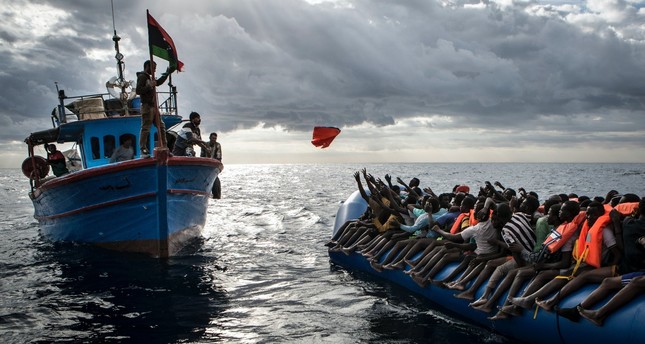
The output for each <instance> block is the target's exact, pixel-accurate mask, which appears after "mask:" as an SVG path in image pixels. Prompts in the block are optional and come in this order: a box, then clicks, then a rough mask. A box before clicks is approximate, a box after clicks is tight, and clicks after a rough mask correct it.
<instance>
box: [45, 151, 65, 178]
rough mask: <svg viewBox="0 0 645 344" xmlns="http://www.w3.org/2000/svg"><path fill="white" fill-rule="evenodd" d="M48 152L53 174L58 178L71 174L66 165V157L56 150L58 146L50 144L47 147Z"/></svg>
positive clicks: (48, 161) (48, 160)
mask: <svg viewBox="0 0 645 344" xmlns="http://www.w3.org/2000/svg"><path fill="white" fill-rule="evenodd" d="M45 149H46V150H47V163H48V164H49V166H51V167H52V172H53V173H54V175H55V176H56V177H60V176H62V175H63V174H66V173H69V170H68V169H67V165H66V164H65V156H64V155H63V153H61V152H60V151H59V150H57V149H56V145H54V144H50V145H47V146H46V147H45Z"/></svg>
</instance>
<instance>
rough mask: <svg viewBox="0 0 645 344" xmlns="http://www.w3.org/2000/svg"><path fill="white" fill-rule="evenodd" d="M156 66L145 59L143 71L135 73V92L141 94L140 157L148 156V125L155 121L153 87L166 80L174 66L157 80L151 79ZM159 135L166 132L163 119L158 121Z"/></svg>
mask: <svg viewBox="0 0 645 344" xmlns="http://www.w3.org/2000/svg"><path fill="white" fill-rule="evenodd" d="M156 68H157V64H156V63H155V62H154V61H150V60H147V61H146V62H144V63H143V72H138V73H137V88H136V92H137V94H138V95H139V96H141V132H140V133H139V148H140V149H141V157H142V158H149V157H150V149H149V148H148V137H149V136H150V127H151V126H152V124H153V122H154V121H155V108H156V107H157V104H155V100H156V97H155V92H156V90H155V87H156V86H157V85H162V84H163V83H164V82H166V79H167V78H168V75H170V74H171V73H172V72H174V71H175V69H174V67H172V66H170V67H168V68H167V69H166V72H165V73H162V74H161V77H160V78H159V79H157V80H151V78H152V75H153V74H154V72H155V70H156ZM159 122H160V123H159V127H158V129H159V135H162V134H163V135H165V134H166V127H165V126H164V124H163V121H161V120H160V121H159Z"/></svg>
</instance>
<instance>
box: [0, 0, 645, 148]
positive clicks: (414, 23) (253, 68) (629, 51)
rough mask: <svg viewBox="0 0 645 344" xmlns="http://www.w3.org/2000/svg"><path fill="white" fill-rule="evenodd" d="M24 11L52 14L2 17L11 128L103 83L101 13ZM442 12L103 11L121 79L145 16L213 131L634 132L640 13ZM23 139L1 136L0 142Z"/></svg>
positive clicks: (638, 114) (395, 4)
mask: <svg viewBox="0 0 645 344" xmlns="http://www.w3.org/2000/svg"><path fill="white" fill-rule="evenodd" d="M35 4H37V5H38V6H40V8H41V9H43V8H50V11H53V12H52V13H54V12H55V13H56V15H57V16H61V18H60V19H58V20H52V23H53V24H52V27H49V28H47V32H35V31H34V30H37V29H38V27H36V26H34V27H33V28H32V29H31V30H26V29H22V28H20V27H18V26H19V25H16V22H17V21H18V20H19V18H20V17H21V16H22V17H25V14H24V13H20V10H18V9H19V8H22V7H21V6H18V5H20V4H18V5H15V6H10V8H9V9H5V10H4V11H3V12H1V13H0V19H2V24H0V28H1V30H0V33H1V34H0V40H1V41H0V43H1V45H0V48H1V49H0V59H2V60H3V61H6V62H7V63H6V67H5V69H4V71H3V72H2V73H0V82H2V84H3V85H11V87H10V88H8V89H7V87H5V91H4V92H3V94H2V95H0V101H1V102H2V103H1V104H0V108H1V109H2V110H0V117H4V118H5V121H8V122H10V123H11V122H12V121H13V122H14V123H17V122H20V121H25V120H29V119H35V118H45V117H46V116H47V114H49V112H50V111H51V109H52V108H53V106H54V104H55V102H56V95H55V90H54V88H53V82H54V81H58V82H59V84H60V85H61V86H62V87H64V88H66V91H68V93H70V94H78V93H81V92H91V93H94V92H100V91H102V90H103V88H102V87H103V86H102V85H104V83H105V81H106V80H107V78H109V77H110V76H112V75H114V71H113V70H114V68H113V66H114V59H113V55H114V52H113V51H112V50H111V49H112V42H111V36H112V19H111V15H110V6H109V2H107V1H101V2H88V1H67V2H65V1H52V2H47V1H43V2H39V3H35ZM347 4H349V5H351V6H347ZM451 4H452V5H451V6H442V5H441V4H440V3H438V2H435V1H427V0H416V1H405V2H400V1H394V0H392V1H387V0H381V1H374V0H369V1H368V0H356V1H347V2H342V3H340V4H322V5H310V4H308V3H306V2H304V1H297V0H264V1H250V0H235V1H233V0H231V1H191V2H187V3H181V4H179V3H178V2H176V1H155V2H143V3H142V2H130V1H115V11H116V15H117V16H116V25H117V30H118V32H119V34H120V35H121V37H122V38H123V40H122V42H121V43H122V48H123V49H124V51H123V53H124V54H125V55H126V65H127V68H128V73H129V76H127V78H128V79H134V72H136V71H137V70H139V69H140V68H141V67H140V66H141V63H142V62H143V61H144V60H145V59H146V58H147V56H146V55H147V48H146V44H147V38H146V27H145V9H146V8H150V10H151V13H152V14H153V15H154V16H155V17H156V18H157V20H158V21H159V22H160V23H161V24H162V25H163V26H164V28H165V29H166V30H167V31H168V32H169V33H170V34H171V36H172V37H173V38H174V40H175V43H176V45H177V49H178V52H179V57H180V59H181V60H183V62H185V63H186V72H185V73H180V74H178V75H175V76H174V80H173V82H174V83H175V84H176V85H177V86H178V88H179V92H180V97H181V98H180V108H181V109H182V110H183V111H190V110H196V111H199V112H200V113H202V114H206V116H207V117H211V118H213V120H212V121H213V122H215V121H216V122H217V127H218V130H221V131H227V130H233V129H236V128H251V127H255V126H257V125H258V123H263V126H265V127H272V126H281V127H285V128H287V129H289V130H308V129H309V128H311V127H312V126H313V125H334V126H352V125H359V124H361V123H372V124H375V125H377V126H387V125H391V124H394V123H395V122H397V121H399V120H404V119H406V118H412V117H420V116H421V117H423V116H429V115H442V116H449V117H452V118H453V121H448V122H442V123H441V124H433V125H435V126H437V127H438V128H443V129H450V128H451V127H455V128H456V127H463V126H466V127H471V128H480V129H482V130H486V129H488V128H490V129H492V130H498V129H507V130H511V129H516V130H530V129H535V128H540V130H544V131H553V132H557V133H564V132H565V131H567V130H572V131H573V132H575V133H581V134H580V135H582V133H585V132H587V130H588V131H589V132H590V133H591V134H589V135H591V136H585V135H582V137H593V135H595V134H594V133H598V132H600V133H603V132H619V131H622V132H627V133H629V132H635V131H643V130H645V128H643V126H644V125H643V122H644V121H643V120H642V118H643V117H642V116H643V115H644V113H643V104H644V98H643V97H644V96H643V95H644V94H645V84H644V83H643V82H642V80H643V77H644V76H645V59H644V58H643V57H645V48H644V45H643V44H642V39H643V37H640V36H638V35H639V34H640V33H639V31H638V30H637V29H635V27H638V24H637V23H638V21H639V20H641V21H642V14H641V15H639V14H638V12H637V11H634V9H633V8H632V7H630V6H631V5H629V4H628V3H624V6H623V7H622V10H621V8H618V9H615V8H614V9H612V10H616V11H622V12H624V13H625V15H624V17H622V18H623V19H621V20H620V21H615V22H611V23H610V19H606V17H603V16H601V15H597V13H600V11H601V9H593V8H592V9H590V10H587V12H585V11H584V10H580V11H579V12H576V13H571V10H570V8H573V7H572V6H570V7H569V10H565V9H564V8H562V7H557V6H548V5H545V6H541V7H540V6H539V3H538V2H525V3H519V2H518V4H516V5H514V6H503V5H499V4H496V3H495V2H493V1H487V2H484V4H485V6H484V5H482V4H480V2H479V1H452V2H451ZM465 4H471V5H473V6H464V5H465ZM478 4H479V5H478ZM24 5H32V6H33V5H34V3H33V2H25V3H24ZM28 8H29V7H28ZM592 10H594V11H595V12H593V11H592ZM42 15H43V14H41V16H42ZM583 17H584V18H583ZM39 18H40V17H39ZM583 19H584V20H583ZM578 22H584V23H583V24H584V25H582V24H580V25H578V24H577V23H578ZM633 23H636V24H633ZM634 25H636V26H634ZM621 28H625V31H624V32H622V31H620V30H621ZM639 40H641V42H640V43H639V42H638V41H639ZM125 48H128V49H127V50H126V49H125ZM92 50H94V51H99V52H104V53H105V56H101V57H100V58H99V57H96V55H92V54H91V53H90V52H91V51H92ZM99 55H100V54H99ZM160 64H162V65H163V66H165V62H160ZM7 118H9V119H11V120H6V119H7ZM594 118H599V119H594ZM616 120H618V121H616ZM9 127H11V124H9ZM21 135H23V133H18V132H17V130H9V131H2V133H0V139H2V140H6V139H21V138H22V137H21ZM554 135H555V134H554ZM23 136H24V135H23ZM555 136H557V137H561V138H562V137H563V136H566V133H565V134H558V135H555ZM563 139H565V138H563ZM533 140H535V142H537V143H540V141H539V138H534V139H533ZM626 140H627V141H630V140H633V141H634V142H639V140H638V139H633V138H630V137H627V138H626Z"/></svg>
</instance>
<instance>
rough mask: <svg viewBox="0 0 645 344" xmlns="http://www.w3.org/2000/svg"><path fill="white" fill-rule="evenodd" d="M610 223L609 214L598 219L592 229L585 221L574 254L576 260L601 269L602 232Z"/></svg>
mask: <svg viewBox="0 0 645 344" xmlns="http://www.w3.org/2000/svg"><path fill="white" fill-rule="evenodd" d="M610 223H611V219H610V218H609V214H607V213H605V214H604V215H602V216H600V217H598V219H597V220H596V222H594V224H593V226H591V227H589V223H588V222H587V221H585V223H584V224H583V225H582V229H580V236H578V244H577V245H576V249H575V250H574V252H573V257H574V258H575V259H576V260H580V259H584V262H585V263H587V264H589V265H591V266H593V267H595V268H599V267H600V262H601V258H602V231H603V229H604V228H605V227H607V225H608V224H610Z"/></svg>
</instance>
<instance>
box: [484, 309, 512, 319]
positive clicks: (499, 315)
mask: <svg viewBox="0 0 645 344" xmlns="http://www.w3.org/2000/svg"><path fill="white" fill-rule="evenodd" d="M502 319H508V314H506V313H505V312H504V311H502V310H501V309H500V310H499V312H497V314H495V315H493V316H492V317H488V320H502Z"/></svg>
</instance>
